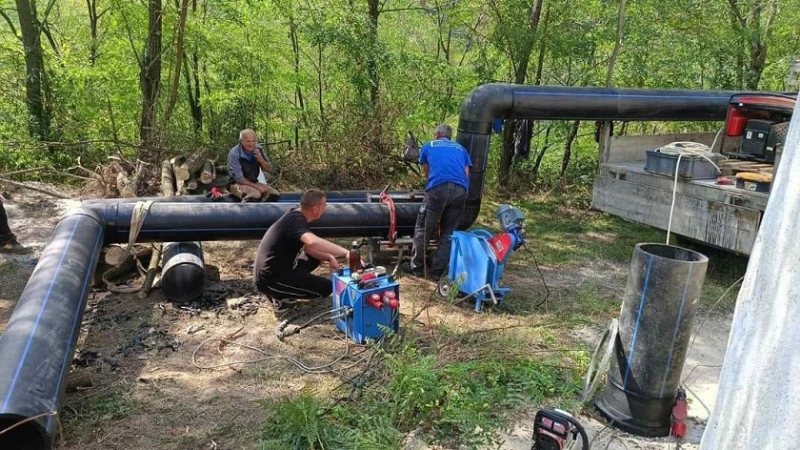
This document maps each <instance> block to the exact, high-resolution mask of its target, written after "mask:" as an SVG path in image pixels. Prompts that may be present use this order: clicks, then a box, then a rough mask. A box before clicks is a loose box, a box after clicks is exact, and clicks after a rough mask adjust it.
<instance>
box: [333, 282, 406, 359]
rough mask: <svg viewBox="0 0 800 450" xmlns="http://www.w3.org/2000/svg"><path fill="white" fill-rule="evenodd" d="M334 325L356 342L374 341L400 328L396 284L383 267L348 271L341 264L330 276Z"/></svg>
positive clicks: (397, 286)
mask: <svg viewBox="0 0 800 450" xmlns="http://www.w3.org/2000/svg"><path fill="white" fill-rule="evenodd" d="M332 279H333V280H332V281H333V309H334V310H346V311H347V314H339V315H337V316H336V317H335V318H334V324H335V325H336V328H338V329H339V330H341V331H342V332H344V333H345V334H346V335H347V337H348V338H350V339H352V340H353V341H355V342H356V343H358V344H363V343H365V342H366V341H367V340H369V339H372V340H377V339H380V338H381V337H383V336H384V335H385V334H386V332H387V331H390V330H391V331H393V332H397V330H398V329H399V327H400V285H399V284H398V283H397V281H395V279H394V277H392V276H391V275H388V274H387V273H386V269H384V268H383V267H376V268H374V269H366V270H364V271H358V272H357V273H355V274H351V273H350V268H349V267H343V268H341V269H339V270H338V271H337V272H336V273H334V274H333V275H332Z"/></svg>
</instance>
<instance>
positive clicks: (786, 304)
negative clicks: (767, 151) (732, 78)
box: [700, 102, 800, 450]
mask: <svg viewBox="0 0 800 450" xmlns="http://www.w3.org/2000/svg"><path fill="white" fill-rule="evenodd" d="M798 448H800V102H798V103H797V105H796V107H795V110H794V114H793V116H792V120H791V124H790V126H789V135H788V137H787V142H786V145H785V147H784V150H783V157H782V158H781V161H780V166H779V167H778V173H777V174H776V178H775V180H774V181H773V185H772V192H771V193H770V199H769V204H768V205H767V209H766V211H765V213H764V218H763V221H762V223H761V228H760V229H759V231H758V237H757V238H756V242H755V245H754V247H753V251H752V254H751V256H750V262H749V264H748V266H747V274H746V276H745V279H744V283H743V284H742V288H741V291H740V292H739V299H738V300H737V303H736V310H735V312H734V315H733V324H732V327H731V333H730V337H729V338H728V350H727V352H726V354H725V362H724V363H723V367H722V373H721V375H720V381H719V392H718V394H717V401H716V405H715V406H714V409H713V411H712V413H711V419H710V420H709V422H708V425H707V426H706V431H705V433H704V435H703V440H702V442H701V443H700V450H737V449H742V450H744V449H748V450H754V449H775V450H781V449H798Z"/></svg>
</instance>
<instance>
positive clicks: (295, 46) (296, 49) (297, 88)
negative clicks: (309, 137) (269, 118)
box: [289, 18, 308, 147]
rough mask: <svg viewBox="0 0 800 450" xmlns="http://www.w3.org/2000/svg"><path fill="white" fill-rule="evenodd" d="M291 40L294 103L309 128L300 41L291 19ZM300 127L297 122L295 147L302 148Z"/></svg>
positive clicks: (302, 120)
mask: <svg viewBox="0 0 800 450" xmlns="http://www.w3.org/2000/svg"><path fill="white" fill-rule="evenodd" d="M289 39H291V41H292V51H293V53H294V76H295V84H294V101H295V107H296V108H298V109H299V110H300V120H299V122H301V123H302V124H303V125H304V126H306V127H307V126H308V124H307V123H306V104H305V100H304V99H303V90H302V89H301V85H300V39H299V38H298V36H297V24H296V23H295V21H294V19H293V18H291V19H289ZM299 128H300V125H299V124H298V123H297V122H295V126H294V135H295V137H294V145H295V147H300V130H299Z"/></svg>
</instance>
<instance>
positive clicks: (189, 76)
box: [183, 51, 203, 137]
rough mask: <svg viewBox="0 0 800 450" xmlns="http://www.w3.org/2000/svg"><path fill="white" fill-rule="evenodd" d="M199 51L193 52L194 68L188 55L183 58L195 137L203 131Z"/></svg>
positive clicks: (184, 75) (184, 76)
mask: <svg viewBox="0 0 800 450" xmlns="http://www.w3.org/2000/svg"><path fill="white" fill-rule="evenodd" d="M197 66H198V64H197V52H196V51H193V52H192V70H191V71H190V70H189V62H188V61H187V58H186V56H185V55H184V58H183V78H184V80H185V81H186V98H187V100H188V102H189V111H190V112H191V114H192V128H193V129H194V135H195V137H200V133H202V131H203V109H202V107H201V106H200V78H199V74H198V67H197Z"/></svg>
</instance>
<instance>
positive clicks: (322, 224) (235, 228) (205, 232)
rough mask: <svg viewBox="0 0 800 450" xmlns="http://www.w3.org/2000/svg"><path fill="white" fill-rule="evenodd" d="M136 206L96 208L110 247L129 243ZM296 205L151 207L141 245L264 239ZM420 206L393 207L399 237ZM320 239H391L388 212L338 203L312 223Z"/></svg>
mask: <svg viewBox="0 0 800 450" xmlns="http://www.w3.org/2000/svg"><path fill="white" fill-rule="evenodd" d="M134 206H135V204H134V203H120V204H116V205H114V204H106V205H103V206H102V207H100V208H97V211H98V213H100V215H101V216H102V217H103V220H104V222H105V224H106V241H105V243H106V244H113V243H120V242H128V235H129V233H130V223H131V216H132V215H133V209H134ZM295 207H297V204H290V203H153V204H152V205H151V206H150V210H149V212H148V213H147V216H146V217H145V219H144V222H143V223H142V227H141V230H140V231H139V235H138V237H137V238H136V241H137V242H171V241H182V242H187V241H194V240H197V239H202V240H204V241H221V240H246V239H261V237H263V236H264V233H265V232H266V231H267V228H269V226H270V225H271V224H272V223H273V222H275V221H276V220H278V219H279V218H280V217H281V216H282V215H283V214H284V213H286V212H287V211H289V210H290V209H292V208H295ZM418 212H419V204H416V203H398V204H396V205H395V214H396V223H397V234H398V235H399V236H410V235H412V233H413V230H414V224H415V223H416V217H417V213H418ZM311 231H313V232H314V233H315V234H317V235H319V236H322V237H361V236H387V235H388V233H389V212H388V207H387V206H386V205H385V204H382V203H334V204H330V205H328V207H327V209H326V210H325V215H324V216H322V218H320V219H319V220H317V221H314V222H312V223H311Z"/></svg>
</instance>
